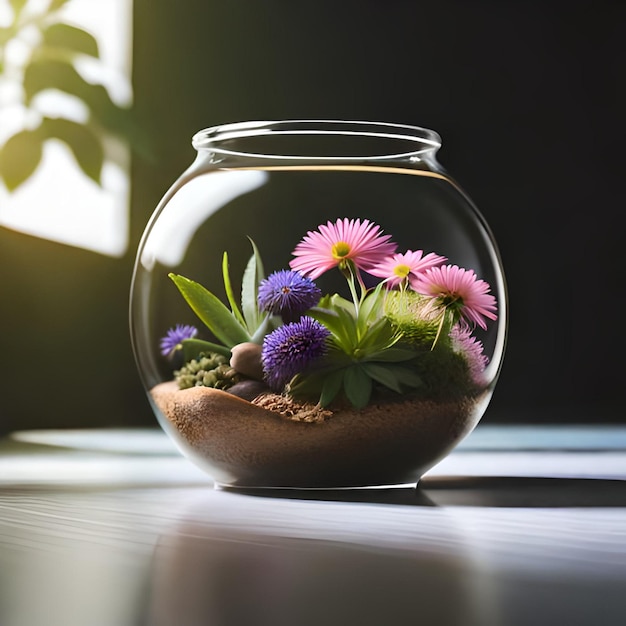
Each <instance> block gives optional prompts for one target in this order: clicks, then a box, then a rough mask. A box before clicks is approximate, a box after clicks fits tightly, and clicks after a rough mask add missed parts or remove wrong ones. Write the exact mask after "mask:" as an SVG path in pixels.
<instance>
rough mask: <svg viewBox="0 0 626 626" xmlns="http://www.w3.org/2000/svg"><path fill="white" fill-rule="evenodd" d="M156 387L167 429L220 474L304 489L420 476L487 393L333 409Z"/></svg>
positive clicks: (475, 416) (236, 480)
mask: <svg viewBox="0 0 626 626" xmlns="http://www.w3.org/2000/svg"><path fill="white" fill-rule="evenodd" d="M151 396H152V399H153V401H154V403H155V405H156V407H157V408H158V410H159V412H160V413H161V415H162V417H163V420H161V423H162V425H163V427H164V428H165V430H166V431H167V432H168V433H169V434H170V436H172V438H173V439H174V440H175V441H176V442H177V443H178V445H179V446H180V448H181V449H182V450H183V451H184V452H185V454H187V455H188V456H189V457H190V458H191V459H192V460H193V461H194V462H196V463H197V464H198V465H200V466H201V467H203V468H204V469H205V470H206V471H207V472H208V473H209V474H210V475H211V476H212V477H213V478H214V479H215V480H216V482H218V483H220V484H223V485H232V486H248V487H255V486H256V487H299V488H305V487H308V488H332V487H356V486H368V485H385V484H404V483H416V482H417V481H418V480H419V478H420V477H421V475H422V474H423V473H424V472H425V471H426V470H428V469H430V467H432V466H433V465H434V464H435V463H437V462H438V461H439V460H440V459H442V458H443V457H444V456H446V455H447V454H448V453H449V452H450V450H451V449H452V448H453V447H454V446H455V445H456V444H457V443H458V442H459V441H460V440H461V439H462V438H463V437H465V436H466V435H467V434H468V433H469V432H471V430H472V429H473V428H474V426H475V425H476V423H477V422H478V420H479V419H480V417H481V415H482V413H483V411H484V408H485V407H486V404H487V402H488V396H487V393H486V392H485V393H484V394H483V395H481V396H480V397H465V398H462V399H460V400H455V401H448V402H435V401H431V400H416V399H413V400H404V401H395V402H380V403H372V404H370V405H369V406H367V407H366V408H365V409H362V410H355V409H352V408H349V407H345V408H341V409H340V410H337V411H333V412H329V411H320V409H319V407H317V408H316V407H315V405H304V406H299V405H298V404H297V403H296V404H295V405H294V403H289V402H288V401H285V399H281V398H280V396H273V397H271V396H268V397H266V398H265V400H264V401H263V399H259V400H255V403H257V404H253V403H252V402H248V401H247V400H243V399H241V398H238V397H236V396H233V395H231V394H229V393H227V392H224V391H220V390H218V389H211V388H208V387H193V388H191V389H184V390H179V389H178V388H177V385H176V383H174V382H167V383H161V384H160V385H157V386H156V387H154V388H153V389H152V390H151ZM259 404H261V406H259ZM265 407H267V408H265ZM270 409H274V410H270Z"/></svg>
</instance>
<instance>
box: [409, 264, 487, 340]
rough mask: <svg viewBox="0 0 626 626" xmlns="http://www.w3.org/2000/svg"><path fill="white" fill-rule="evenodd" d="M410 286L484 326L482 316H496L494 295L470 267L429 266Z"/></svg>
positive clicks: (469, 320)
mask: <svg viewBox="0 0 626 626" xmlns="http://www.w3.org/2000/svg"><path fill="white" fill-rule="evenodd" d="M411 287H412V288H413V290H415V291H417V293H421V294H423V295H425V296H432V297H433V298H436V299H437V300H438V301H439V302H438V304H440V305H441V306H443V307H445V308H450V309H452V310H454V311H456V312H458V314H459V315H460V316H461V317H463V318H464V319H465V320H466V321H468V322H470V323H474V324H478V325H479V326H480V327H481V328H482V329H484V330H486V329H487V324H486V322H485V318H489V319H491V320H495V319H497V318H498V316H497V315H496V314H495V311H496V299H495V298H494V296H492V295H491V294H490V293H488V291H489V290H490V287H489V284H488V283H486V282H485V281H484V280H478V279H477V278H476V274H475V273H474V272H473V270H465V269H463V268H461V267H459V266H458V265H443V266H441V267H431V268H430V269H428V270H426V271H425V272H424V273H423V274H420V275H419V276H418V277H417V278H416V279H415V280H411Z"/></svg>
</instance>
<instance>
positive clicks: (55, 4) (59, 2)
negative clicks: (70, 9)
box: [48, 0, 69, 12]
mask: <svg viewBox="0 0 626 626" xmlns="http://www.w3.org/2000/svg"><path fill="white" fill-rule="evenodd" d="M68 2H69V0H52V1H51V2H50V7H49V8H48V11H49V12H52V11H57V10H58V9H60V8H61V7H62V6H64V5H66V4H67V3H68Z"/></svg>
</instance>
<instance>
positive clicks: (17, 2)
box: [9, 0, 28, 22]
mask: <svg viewBox="0 0 626 626" xmlns="http://www.w3.org/2000/svg"><path fill="white" fill-rule="evenodd" d="M9 2H10V4H11V7H12V8H13V14H14V15H15V18H14V19H13V21H14V22H16V21H17V18H18V16H19V15H20V14H21V12H22V9H23V8H24V6H25V5H26V3H27V2H28V0H9Z"/></svg>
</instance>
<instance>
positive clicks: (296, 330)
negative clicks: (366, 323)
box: [261, 316, 330, 391]
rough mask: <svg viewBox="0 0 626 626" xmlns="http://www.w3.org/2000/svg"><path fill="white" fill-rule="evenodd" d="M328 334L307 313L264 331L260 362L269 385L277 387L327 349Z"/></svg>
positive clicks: (315, 359)
mask: <svg viewBox="0 0 626 626" xmlns="http://www.w3.org/2000/svg"><path fill="white" fill-rule="evenodd" d="M329 335H330V331H329V330H328V329H327V328H326V327H325V326H323V325H322V324H320V322H318V321H317V320H314V319H313V318H312V317H308V316H304V317H302V318H300V321H298V322H291V323H290V324H285V325H284V326H279V327H278V328H277V329H276V330H274V331H273V332H271V333H270V334H269V335H266V337H265V339H264V341H263V348H262V350H261V362H262V364H263V373H264V375H265V379H266V381H267V383H268V385H269V386H270V387H271V388H272V389H275V390H278V391H280V390H281V389H282V388H283V387H284V386H285V384H286V383H288V382H289V381H290V380H291V379H292V378H293V377H294V376H295V375H296V374H298V373H299V372H302V371H304V370H305V369H307V368H308V367H310V366H311V365H312V364H313V363H315V362H316V361H317V360H318V359H320V358H321V357H322V356H323V355H324V354H325V353H326V339H327V337H328V336H329Z"/></svg>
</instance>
